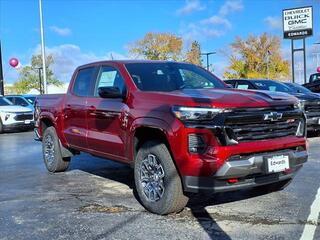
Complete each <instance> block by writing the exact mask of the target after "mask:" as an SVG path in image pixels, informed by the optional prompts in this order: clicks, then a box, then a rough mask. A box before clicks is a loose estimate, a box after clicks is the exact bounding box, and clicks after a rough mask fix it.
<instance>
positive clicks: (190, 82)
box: [126, 62, 226, 92]
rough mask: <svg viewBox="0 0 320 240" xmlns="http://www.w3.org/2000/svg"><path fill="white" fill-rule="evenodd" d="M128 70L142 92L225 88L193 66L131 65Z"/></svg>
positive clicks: (175, 64) (219, 81)
mask: <svg viewBox="0 0 320 240" xmlns="http://www.w3.org/2000/svg"><path fill="white" fill-rule="evenodd" d="M126 68H127V70H128V72H129V73H130V75H131V77H132V79H133V81H134V83H135V84H136V86H137V87H138V88H139V89H140V90H142V91H163V92H170V91H175V90H181V89H202V88H225V87H226V86H225V85H224V84H223V83H222V82H221V80H219V79H218V78H216V77H215V76H214V75H212V74H210V73H208V72H207V71H205V70H204V69H202V68H200V67H197V66H195V65H192V64H182V63H173V62H168V63H129V64H126Z"/></svg>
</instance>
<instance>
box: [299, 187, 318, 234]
mask: <svg viewBox="0 0 320 240" xmlns="http://www.w3.org/2000/svg"><path fill="white" fill-rule="evenodd" d="M319 213H320V188H319V189H318V193H317V195H316V198H315V199H314V201H313V203H312V205H311V207H310V215H309V217H308V220H307V223H306V225H305V226H304V229H303V233H302V235H301V238H300V240H312V239H313V237H314V233H315V231H316V228H317V224H318V218H319Z"/></svg>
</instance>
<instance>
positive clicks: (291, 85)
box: [285, 83, 312, 94]
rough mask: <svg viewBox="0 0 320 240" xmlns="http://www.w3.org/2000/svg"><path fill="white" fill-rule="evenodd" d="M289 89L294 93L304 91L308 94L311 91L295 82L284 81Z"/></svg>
mask: <svg viewBox="0 0 320 240" xmlns="http://www.w3.org/2000/svg"><path fill="white" fill-rule="evenodd" d="M285 84H286V85H287V86H288V87H289V88H290V89H292V91H293V92H295V93H304V94H309V93H312V92H311V91H310V90H309V89H308V88H305V87H303V86H301V85H299V84H297V83H285Z"/></svg>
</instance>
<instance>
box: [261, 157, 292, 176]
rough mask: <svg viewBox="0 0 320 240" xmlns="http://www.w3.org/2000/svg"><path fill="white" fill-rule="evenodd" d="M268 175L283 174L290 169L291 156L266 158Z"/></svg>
mask: <svg viewBox="0 0 320 240" xmlns="http://www.w3.org/2000/svg"><path fill="white" fill-rule="evenodd" d="M266 162H267V169H268V170H267V171H268V173H277V172H283V171H285V170H287V169H289V168H290V166H289V156H286V155H278V156H272V157H267V158H266Z"/></svg>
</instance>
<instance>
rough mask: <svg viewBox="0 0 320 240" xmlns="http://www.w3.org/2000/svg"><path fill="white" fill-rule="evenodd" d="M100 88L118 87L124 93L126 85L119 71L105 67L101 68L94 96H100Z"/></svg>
mask: <svg viewBox="0 0 320 240" xmlns="http://www.w3.org/2000/svg"><path fill="white" fill-rule="evenodd" d="M99 87H118V88H119V89H120V90H121V91H123V90H124V88H125V84H124V80H123V78H122V77H121V75H120V73H119V71H118V70H117V69H115V68H114V67H110V66H105V67H102V68H101V71H100V73H99V76H98V81H97V84H96V89H95V94H94V96H99V94H98V89H99Z"/></svg>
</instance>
